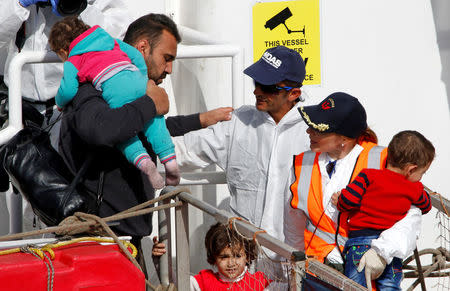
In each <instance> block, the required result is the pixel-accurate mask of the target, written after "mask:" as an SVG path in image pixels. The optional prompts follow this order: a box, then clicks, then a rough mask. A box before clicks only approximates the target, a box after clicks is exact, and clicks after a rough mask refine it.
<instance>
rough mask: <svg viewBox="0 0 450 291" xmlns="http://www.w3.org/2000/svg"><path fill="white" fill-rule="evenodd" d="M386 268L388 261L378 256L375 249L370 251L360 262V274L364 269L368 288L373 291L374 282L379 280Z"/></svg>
mask: <svg viewBox="0 0 450 291" xmlns="http://www.w3.org/2000/svg"><path fill="white" fill-rule="evenodd" d="M385 268H386V261H385V260H384V259H383V258H382V257H381V256H380V255H378V254H377V252H376V251H375V250H374V249H369V250H368V251H367V252H366V253H365V254H364V255H363V256H362V257H361V261H359V265H358V269H357V270H358V272H361V271H362V270H363V269H364V272H365V275H366V283H367V288H368V289H369V290H372V280H375V279H377V278H378V277H380V276H381V274H383V271H384V269H385Z"/></svg>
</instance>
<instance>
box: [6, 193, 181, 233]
mask: <svg viewBox="0 0 450 291" xmlns="http://www.w3.org/2000/svg"><path fill="white" fill-rule="evenodd" d="M180 192H187V191H186V188H179V189H176V190H174V191H172V192H170V193H167V194H164V195H161V196H159V197H158V198H155V199H152V200H149V201H147V202H144V203H142V204H139V205H137V206H135V207H132V208H130V209H128V210H125V211H122V212H120V213H118V214H115V215H112V216H108V217H105V218H103V221H104V222H112V221H117V220H121V219H126V218H130V217H135V216H140V215H145V214H148V213H151V212H154V211H158V210H162V209H167V208H172V207H178V206H181V205H182V202H174V203H169V204H165V205H161V206H156V207H151V208H145V209H141V208H143V207H146V206H147V205H150V204H154V203H156V202H159V201H161V200H164V199H168V198H171V197H173V196H176V195H178V194H179V193H180ZM134 209H139V210H137V211H133V212H132V210H134ZM96 224H97V222H96V221H85V222H76V223H71V224H67V225H59V226H52V227H47V228H45V229H40V230H33V231H29V232H23V233H17V234H10V235H4V236H0V241H8V240H16V239H21V238H24V237H28V236H33V235H41V234H45V233H57V234H64V233H67V234H71V235H73V234H78V233H82V232H84V231H78V230H77V229H78V228H81V229H83V230H84V229H86V227H87V228H88V229H91V228H92V227H93V226H94V225H96Z"/></svg>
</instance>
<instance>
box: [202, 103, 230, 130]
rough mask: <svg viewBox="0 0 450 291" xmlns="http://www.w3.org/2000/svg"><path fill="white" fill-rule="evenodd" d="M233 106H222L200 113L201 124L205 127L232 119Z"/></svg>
mask: <svg viewBox="0 0 450 291" xmlns="http://www.w3.org/2000/svg"><path fill="white" fill-rule="evenodd" d="M233 110H234V109H233V107H220V108H217V109H213V110H210V111H207V112H203V113H200V116H199V118H200V124H201V125H202V127H203V128H205V127H208V126H210V125H213V124H216V123H217V122H219V121H226V120H230V119H231V112H232V111H233Z"/></svg>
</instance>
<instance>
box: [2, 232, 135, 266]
mask: <svg viewBox="0 0 450 291" xmlns="http://www.w3.org/2000/svg"><path fill="white" fill-rule="evenodd" d="M79 242H99V243H102V242H103V243H114V242H115V241H114V239H113V238H101V237H80V238H75V239H71V240H68V241H62V242H58V243H50V244H46V245H44V246H42V247H41V248H37V247H31V246H24V247H21V248H13V249H8V250H3V251H0V255H9V254H14V253H19V252H24V253H30V252H32V253H34V254H36V255H37V256H38V257H39V258H40V259H41V260H43V259H44V257H45V255H44V252H47V253H49V254H50V258H51V259H52V260H53V259H54V258H55V253H54V251H53V249H56V248H60V247H63V246H67V245H71V244H75V243H79ZM121 243H123V244H124V245H125V246H126V247H127V248H130V249H131V252H132V253H131V255H132V256H133V257H136V254H137V249H136V247H135V246H134V245H133V244H132V243H131V242H129V241H121Z"/></svg>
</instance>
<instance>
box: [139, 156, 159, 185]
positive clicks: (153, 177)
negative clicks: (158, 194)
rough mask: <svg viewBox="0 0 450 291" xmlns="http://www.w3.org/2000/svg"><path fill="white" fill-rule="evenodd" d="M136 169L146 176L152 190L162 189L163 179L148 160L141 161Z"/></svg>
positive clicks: (153, 164)
mask: <svg viewBox="0 0 450 291" xmlns="http://www.w3.org/2000/svg"><path fill="white" fill-rule="evenodd" d="M138 168H139V169H140V170H141V171H142V172H144V173H145V174H146V175H147V177H148V179H149V180H150V183H152V186H153V188H155V189H162V188H163V187H164V178H163V177H162V176H161V175H160V174H159V172H158V170H157V168H156V165H155V163H153V161H152V160H151V159H150V158H145V159H142V161H140V162H139V165H138Z"/></svg>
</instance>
